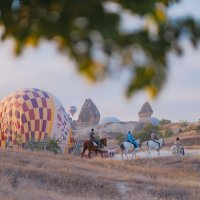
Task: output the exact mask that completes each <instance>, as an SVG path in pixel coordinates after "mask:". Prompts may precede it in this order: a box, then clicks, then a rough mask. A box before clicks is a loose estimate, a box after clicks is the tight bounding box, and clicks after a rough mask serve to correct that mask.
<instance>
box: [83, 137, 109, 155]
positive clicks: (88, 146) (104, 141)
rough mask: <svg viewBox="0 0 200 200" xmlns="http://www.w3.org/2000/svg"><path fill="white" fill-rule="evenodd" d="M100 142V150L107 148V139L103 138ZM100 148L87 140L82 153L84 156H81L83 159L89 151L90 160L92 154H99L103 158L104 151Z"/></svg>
mask: <svg viewBox="0 0 200 200" xmlns="http://www.w3.org/2000/svg"><path fill="white" fill-rule="evenodd" d="M98 141H99V148H100V149H101V148H104V147H106V146H107V139H106V138H102V139H100V140H98ZM99 148H98V146H95V145H94V144H93V142H92V141H91V140H86V141H85V142H84V143H83V151H82V154H81V157H83V155H84V153H85V151H86V150H88V152H89V153H88V157H89V158H90V154H91V152H92V151H93V152H95V154H96V155H97V152H99V153H100V154H101V156H102V157H103V154H102V150H100V149H99Z"/></svg>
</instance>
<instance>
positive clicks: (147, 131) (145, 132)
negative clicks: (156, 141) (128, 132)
mask: <svg viewBox="0 0 200 200" xmlns="http://www.w3.org/2000/svg"><path fill="white" fill-rule="evenodd" d="M152 132H155V133H156V134H157V135H158V136H159V137H161V136H162V135H161V133H160V131H159V127H155V126H153V125H148V126H146V127H145V128H144V129H142V130H141V131H139V132H137V133H135V134H134V136H135V138H136V139H141V140H142V141H146V140H150V139H151V134H152Z"/></svg>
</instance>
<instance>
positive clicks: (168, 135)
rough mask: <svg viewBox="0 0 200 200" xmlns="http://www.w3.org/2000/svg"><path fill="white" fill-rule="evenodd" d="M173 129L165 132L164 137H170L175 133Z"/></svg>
mask: <svg viewBox="0 0 200 200" xmlns="http://www.w3.org/2000/svg"><path fill="white" fill-rule="evenodd" d="M173 134H174V133H173V131H171V130H166V131H165V133H164V137H165V138H168V137H171V136H172V135H173Z"/></svg>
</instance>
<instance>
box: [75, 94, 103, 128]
mask: <svg viewBox="0 0 200 200" xmlns="http://www.w3.org/2000/svg"><path fill="white" fill-rule="evenodd" d="M99 120H100V113H99V110H98V108H97V106H96V105H95V104H94V103H93V101H92V100H91V99H90V98H89V99H86V100H85V102H84V104H83V106H82V108H81V112H80V114H79V116H78V120H77V125H78V126H92V125H97V124H98V123H99Z"/></svg>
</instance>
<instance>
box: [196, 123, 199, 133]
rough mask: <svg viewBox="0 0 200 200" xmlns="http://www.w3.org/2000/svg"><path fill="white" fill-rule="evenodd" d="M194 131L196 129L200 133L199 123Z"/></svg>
mask: <svg viewBox="0 0 200 200" xmlns="http://www.w3.org/2000/svg"><path fill="white" fill-rule="evenodd" d="M196 131H197V132H198V133H200V125H198V126H197V127H196Z"/></svg>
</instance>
